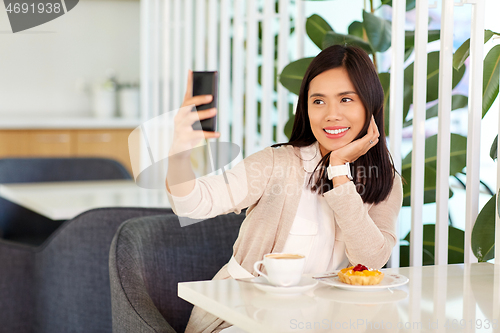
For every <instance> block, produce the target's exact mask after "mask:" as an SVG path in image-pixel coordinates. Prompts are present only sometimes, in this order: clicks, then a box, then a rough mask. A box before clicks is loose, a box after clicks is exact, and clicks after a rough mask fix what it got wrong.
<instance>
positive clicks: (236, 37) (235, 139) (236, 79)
mask: <svg viewBox="0 0 500 333" xmlns="http://www.w3.org/2000/svg"><path fill="white" fill-rule="evenodd" d="M233 13H234V14H233V52H232V67H233V69H232V81H231V85H232V88H233V90H232V99H233V107H232V108H231V116H232V117H231V118H232V122H231V126H232V131H231V142H232V143H234V144H236V145H238V147H241V148H243V136H244V133H243V82H244V81H243V73H244V71H243V69H244V67H243V66H244V64H243V47H244V39H243V38H244V31H243V29H244V26H243V1H234V8H233ZM235 162H237V161H235Z"/></svg>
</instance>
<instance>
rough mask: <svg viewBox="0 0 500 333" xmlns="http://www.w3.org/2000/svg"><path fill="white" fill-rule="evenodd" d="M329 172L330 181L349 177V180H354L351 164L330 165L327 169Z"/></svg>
mask: <svg viewBox="0 0 500 333" xmlns="http://www.w3.org/2000/svg"><path fill="white" fill-rule="evenodd" d="M326 172H328V179H330V180H332V178H333V177H338V176H347V178H349V180H352V175H351V168H350V167H349V162H347V163H346V164H344V165H329V166H328V168H326Z"/></svg>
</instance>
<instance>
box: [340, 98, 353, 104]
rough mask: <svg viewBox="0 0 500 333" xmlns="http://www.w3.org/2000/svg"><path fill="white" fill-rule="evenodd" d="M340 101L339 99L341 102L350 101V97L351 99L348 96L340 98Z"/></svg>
mask: <svg viewBox="0 0 500 333" xmlns="http://www.w3.org/2000/svg"><path fill="white" fill-rule="evenodd" d="M340 101H341V102H342V103H346V102H350V101H352V99H351V98H348V97H344V98H342V99H341V100H340Z"/></svg>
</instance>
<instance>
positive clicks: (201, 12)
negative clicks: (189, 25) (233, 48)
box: [166, 0, 207, 71]
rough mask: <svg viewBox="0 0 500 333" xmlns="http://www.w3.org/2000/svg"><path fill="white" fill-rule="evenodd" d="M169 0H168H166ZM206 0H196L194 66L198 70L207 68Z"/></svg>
mask: <svg viewBox="0 0 500 333" xmlns="http://www.w3.org/2000/svg"><path fill="white" fill-rule="evenodd" d="M166 1H168V0H166ZM206 4H207V1H206V0H196V4H195V6H196V10H195V13H196V22H195V26H196V29H195V35H194V37H195V38H194V39H195V44H194V45H195V50H196V52H195V53H194V66H195V69H196V70H197V71H203V70H205V56H206V53H205V50H206V49H205V46H206V44H205V34H206V29H207V26H206Z"/></svg>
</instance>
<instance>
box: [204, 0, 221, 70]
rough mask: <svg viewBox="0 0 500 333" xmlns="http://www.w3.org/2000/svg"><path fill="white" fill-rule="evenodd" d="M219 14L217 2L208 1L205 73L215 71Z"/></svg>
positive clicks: (215, 0)
mask: <svg viewBox="0 0 500 333" xmlns="http://www.w3.org/2000/svg"><path fill="white" fill-rule="evenodd" d="M218 23H219V14H218V13H217V0H209V1H208V37H207V44H208V45H207V48H208V50H207V71H216V70H217V68H218V67H217V50H218V45H217V41H218V38H217V36H218V34H217V28H218Z"/></svg>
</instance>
